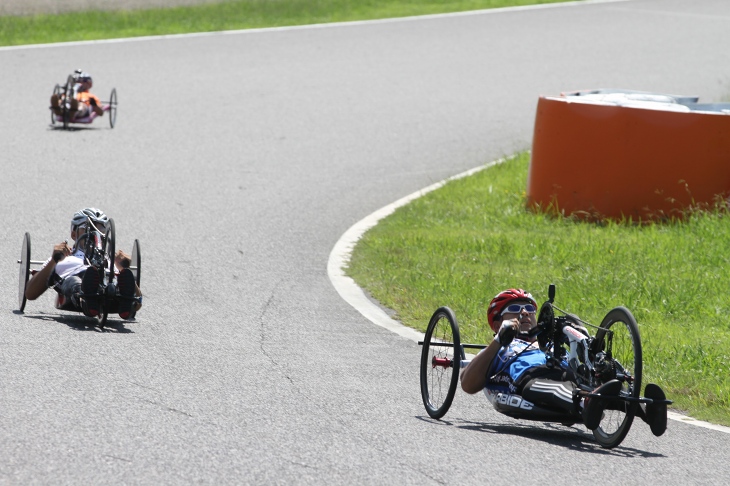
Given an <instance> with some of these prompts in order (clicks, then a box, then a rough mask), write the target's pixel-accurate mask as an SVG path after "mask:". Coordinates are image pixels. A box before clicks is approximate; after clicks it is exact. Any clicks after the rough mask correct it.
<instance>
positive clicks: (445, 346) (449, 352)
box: [421, 307, 465, 419]
mask: <svg viewBox="0 0 730 486" xmlns="http://www.w3.org/2000/svg"><path fill="white" fill-rule="evenodd" d="M464 358H465V356H464V349H463V348H462V347H461V338H460V336H459V324H458V323H457V322H456V316H454V312H453V311H452V310H451V309H449V308H448V307H439V308H438V309H437V310H436V312H434V314H433V316H432V317H431V320H430V321H429V323H428V328H426V336H425V337H424V340H423V348H422V350H421V398H423V405H424V406H425V407H426V412H428V414H429V415H430V416H431V417H432V418H435V419H439V418H441V417H443V416H444V415H445V414H446V412H447V411H448V410H449V407H451V402H452V401H453V400H454V395H455V394H456V386H457V384H458V381H459V371H460V369H461V360H462V359H464Z"/></svg>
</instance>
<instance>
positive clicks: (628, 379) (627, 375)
mask: <svg viewBox="0 0 730 486" xmlns="http://www.w3.org/2000/svg"><path fill="white" fill-rule="evenodd" d="M606 331H611V332H612V333H613V335H612V337H611V338H610V339H609V336H608V333H607V332H606ZM596 341H597V344H596V347H595V349H597V350H598V349H602V350H604V351H605V352H606V353H607V354H608V353H609V351H610V357H611V358H612V359H613V360H614V362H615V365H616V371H617V373H618V378H619V379H620V380H621V382H622V384H621V396H624V397H632V398H639V396H640V394H641V375H642V363H643V361H642V354H641V337H640V335H639V326H638V324H637V323H636V319H635V318H634V316H633V315H632V314H631V311H629V310H628V309H627V308H625V307H616V308H615V309H612V310H611V311H610V312H609V313H608V314H606V317H604V318H603V322H601V326H600V329H599V330H598V332H597V333H596ZM618 403H619V404H620V405H619V406H615V405H614V406H611V405H609V406H607V408H606V410H605V411H604V413H603V418H602V419H601V423H600V425H599V426H598V428H597V429H595V430H594V431H593V436H594V437H595V438H596V440H597V441H598V443H599V444H600V445H601V447H604V448H607V449H611V448H613V447H616V446H617V445H619V444H620V443H621V441H623V440H624V438H625V437H626V434H628V433H629V429H630V428H631V424H632V423H633V421H634V416H635V415H636V412H637V409H638V407H639V403H638V401H634V402H626V401H622V402H618Z"/></svg>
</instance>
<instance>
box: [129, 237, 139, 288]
mask: <svg viewBox="0 0 730 486" xmlns="http://www.w3.org/2000/svg"><path fill="white" fill-rule="evenodd" d="M129 269H130V270H131V271H132V274H133V275H134V281H135V282H136V283H137V287H140V284H139V282H140V280H141V279H142V254H141V253H140V252H139V240H134V245H132V261H131V262H130V264H129Z"/></svg>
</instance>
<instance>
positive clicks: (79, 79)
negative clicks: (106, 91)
mask: <svg viewBox="0 0 730 486" xmlns="http://www.w3.org/2000/svg"><path fill="white" fill-rule="evenodd" d="M72 76H73V79H74V81H75V83H74V85H73V99H72V100H71V106H70V110H69V117H70V119H71V120H74V119H77V118H85V117H87V116H90V115H91V113H92V112H93V113H96V115H97V116H103V115H104V110H103V109H102V106H101V100H100V99H99V97H98V96H96V95H95V94H92V93H91V92H90V91H89V90H90V89H91V87H92V86H93V85H94V83H93V80H92V79H91V75H90V74H89V73H87V72H84V71H81V69H77V70H76V71H74V74H73V75H72ZM64 96H65V95H63V94H55V93H54V94H53V95H52V96H51V109H52V110H53V113H54V114H55V115H58V116H61V115H62V111H61V106H62V103H63V102H64V100H65V97H64Z"/></svg>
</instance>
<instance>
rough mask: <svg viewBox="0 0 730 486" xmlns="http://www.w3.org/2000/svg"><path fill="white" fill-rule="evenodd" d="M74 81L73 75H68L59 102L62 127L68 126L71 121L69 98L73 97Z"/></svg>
mask: <svg viewBox="0 0 730 486" xmlns="http://www.w3.org/2000/svg"><path fill="white" fill-rule="evenodd" d="M75 84H76V81H75V80H74V78H73V76H69V77H68V79H67V80H66V84H65V85H64V87H63V94H64V101H63V103H62V104H61V113H62V116H61V118H62V119H63V128H64V129H66V128H68V125H69V123H71V102H70V101H69V100H71V99H73V98H74V85H75Z"/></svg>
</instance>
